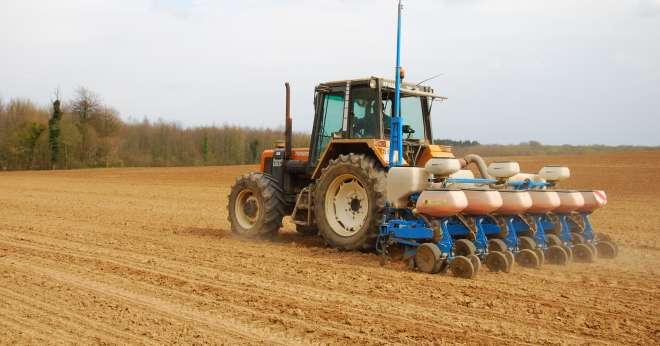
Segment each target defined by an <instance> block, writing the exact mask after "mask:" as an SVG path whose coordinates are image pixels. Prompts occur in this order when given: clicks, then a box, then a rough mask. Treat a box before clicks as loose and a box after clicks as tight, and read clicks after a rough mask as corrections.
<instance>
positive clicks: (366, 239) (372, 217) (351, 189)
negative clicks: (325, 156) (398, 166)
mask: <svg viewBox="0 0 660 346" xmlns="http://www.w3.org/2000/svg"><path fill="white" fill-rule="evenodd" d="M385 178H386V176H385V171H384V169H383V168H382V167H381V166H380V164H379V163H377V162H376V161H375V160H374V159H373V158H371V157H368V156H365V155H364V154H348V155H339V157H337V158H336V159H334V160H331V161H330V163H329V164H328V166H327V167H325V168H324V169H323V171H322V173H321V177H320V178H319V182H318V184H317V185H316V189H315V192H314V214H315V215H316V223H317V225H318V228H319V234H321V236H322V237H323V239H325V241H326V243H328V245H330V246H332V247H334V248H338V249H343V250H368V249H372V248H373V247H374V245H375V242H376V237H377V235H378V226H379V223H380V222H381V216H382V213H383V210H384V207H385V189H386V182H385Z"/></svg>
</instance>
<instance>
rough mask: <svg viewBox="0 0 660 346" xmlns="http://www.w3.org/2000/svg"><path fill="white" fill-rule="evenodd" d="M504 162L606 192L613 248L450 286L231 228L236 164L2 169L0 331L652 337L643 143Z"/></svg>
mask: <svg viewBox="0 0 660 346" xmlns="http://www.w3.org/2000/svg"><path fill="white" fill-rule="evenodd" d="M517 159H518V160H519V161H520V162H521V165H522V166H523V169H524V170H528V171H531V170H538V168H540V166H541V165H542V164H543V163H554V164H566V165H569V166H570V167H571V168H572V173H573V177H572V178H571V180H570V182H569V183H567V184H566V186H569V187H577V186H579V187H584V188H587V187H598V188H603V189H605V190H607V192H608V194H609V205H608V206H607V207H606V208H605V209H603V210H602V211H600V212H598V213H597V214H596V215H594V218H593V222H594V224H595V225H596V226H597V228H599V229H600V230H601V231H603V232H605V233H608V234H610V235H611V236H612V237H613V238H614V239H615V240H616V241H617V242H618V243H619V244H620V246H621V250H620V256H619V257H618V258H616V259H614V260H598V261H597V262H596V263H593V264H570V265H569V266H567V267H556V266H551V265H546V266H544V267H543V268H542V269H541V270H533V269H524V268H521V267H518V266H515V267H514V269H513V271H512V273H510V274H503V273H490V272H488V271H487V270H486V269H482V271H481V273H480V274H479V276H478V277H477V278H476V279H475V280H464V279H458V278H454V277H451V276H442V275H428V274H422V273H415V272H411V271H408V270H407V269H406V268H405V266H404V265H403V264H402V263H399V262H393V263H390V264H388V265H386V266H385V267H380V266H379V264H378V257H377V256H376V255H374V254H365V253H345V252H339V251H335V250H332V249H329V248H326V247H325V246H324V245H323V243H322V242H321V241H320V240H319V239H318V238H309V237H302V236H299V235H297V234H296V233H295V231H292V228H291V227H290V225H287V226H286V227H285V229H284V230H282V231H281V235H280V236H279V237H278V238H277V239H276V240H274V241H249V240H242V239H238V238H236V237H234V236H232V234H231V233H230V232H229V231H228V228H229V225H228V222H227V221H226V219H227V211H226V202H227V201H226V196H227V193H228V191H229V187H230V185H231V184H232V182H233V181H234V178H235V177H236V176H237V175H238V174H241V173H243V172H246V171H249V170H252V169H254V167H252V166H238V167H205V168H144V169H142V168H127V169H94V170H79V171H56V172H2V173H0V283H1V284H0V343H3V344H14V343H20V344H44V343H46V344H50V343H53V344H68V343H77V344H81V343H82V344H89V343H100V344H129V343H130V344H172V343H179V344H222V343H225V344H287V345H289V344H310V343H336V344H389V343H406V344H420V343H421V344H432V343H435V344H456V343H468V344H611V345H620V344H643V345H653V344H655V345H658V344H660V183H659V180H660V151H655V152H630V153H614V154H603V155H593V156H562V157H542V158H534V157H520V158H517Z"/></svg>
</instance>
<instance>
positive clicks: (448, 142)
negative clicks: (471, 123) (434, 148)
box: [433, 139, 480, 147]
mask: <svg viewBox="0 0 660 346" xmlns="http://www.w3.org/2000/svg"><path fill="white" fill-rule="evenodd" d="M433 144H441V145H451V146H452V147H469V146H475V145H480V143H479V142H477V141H471V140H469V139H468V140H453V139H434V140H433Z"/></svg>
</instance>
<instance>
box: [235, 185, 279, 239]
mask: <svg viewBox="0 0 660 346" xmlns="http://www.w3.org/2000/svg"><path fill="white" fill-rule="evenodd" d="M227 209H228V211H229V215H228V217H227V218H228V219H229V223H230V224H231V230H232V232H234V233H236V234H238V235H240V236H244V237H248V238H257V237H265V236H272V235H274V234H276V233H277V231H278V230H279V229H280V227H281V226H282V218H283V217H284V213H285V211H284V209H285V208H284V199H283V193H282V189H281V188H280V186H279V185H278V184H277V182H276V181H275V179H273V177H272V176H270V175H269V174H264V173H248V174H245V175H243V176H240V177H239V178H238V179H236V182H235V183H234V185H233V186H232V187H231V191H230V192H229V205H228V207H227Z"/></svg>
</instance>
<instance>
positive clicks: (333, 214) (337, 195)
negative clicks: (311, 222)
mask: <svg viewBox="0 0 660 346" xmlns="http://www.w3.org/2000/svg"><path fill="white" fill-rule="evenodd" d="M368 214H369V198H368V196H367V190H366V189H365V187H364V185H363V184H362V183H361V182H360V181H359V180H358V179H357V178H356V177H355V176H354V175H352V174H342V175H340V176H338V177H337V178H335V179H334V180H333V181H332V183H331V184H330V186H329V187H328V191H327V192H326V195H325V215H326V219H327V221H328V223H329V224H330V227H332V229H333V231H335V233H337V234H338V235H340V236H342V237H350V236H353V235H355V234H356V233H358V232H359V231H360V230H361V229H362V226H364V224H365V222H366V221H367V216H368Z"/></svg>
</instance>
